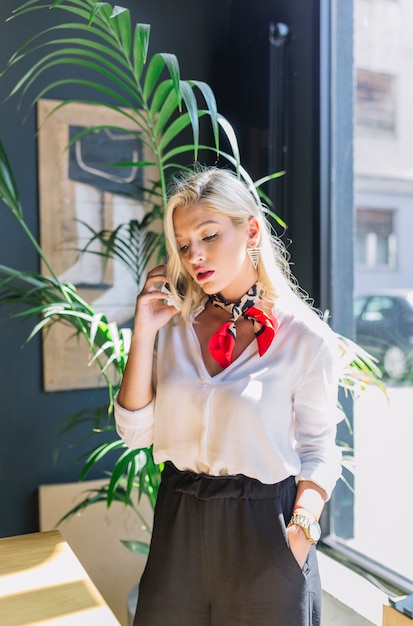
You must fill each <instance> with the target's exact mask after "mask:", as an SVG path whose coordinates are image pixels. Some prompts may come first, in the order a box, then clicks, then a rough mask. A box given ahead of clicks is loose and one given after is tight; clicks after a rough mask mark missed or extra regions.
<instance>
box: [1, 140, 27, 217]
mask: <svg viewBox="0 0 413 626" xmlns="http://www.w3.org/2000/svg"><path fill="white" fill-rule="evenodd" d="M0 200H2V201H3V202H4V204H5V205H6V206H7V207H8V208H9V209H10V211H11V212H12V213H13V215H14V216H15V217H16V218H17V219H18V220H22V219H23V211H22V207H21V204H20V200H19V194H18V192H17V186H16V182H15V180H14V176H13V172H12V169H11V166H10V162H9V159H8V157H7V154H6V151H5V149H4V146H3V142H2V141H1V140H0Z"/></svg>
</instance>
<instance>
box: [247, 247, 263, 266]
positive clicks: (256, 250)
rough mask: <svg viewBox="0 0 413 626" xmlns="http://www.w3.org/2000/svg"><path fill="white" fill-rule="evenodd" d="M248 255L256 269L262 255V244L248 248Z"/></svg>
mask: <svg viewBox="0 0 413 626" xmlns="http://www.w3.org/2000/svg"><path fill="white" fill-rule="evenodd" d="M247 252H248V256H249V258H250V259H251V263H252V264H253V266H254V269H257V267H258V261H259V259H260V256H261V247H260V246H251V248H247Z"/></svg>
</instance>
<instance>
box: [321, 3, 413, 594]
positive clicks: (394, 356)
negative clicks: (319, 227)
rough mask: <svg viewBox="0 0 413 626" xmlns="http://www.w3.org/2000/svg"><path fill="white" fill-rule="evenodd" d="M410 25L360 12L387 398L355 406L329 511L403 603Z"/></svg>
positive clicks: (410, 585) (412, 199)
mask: <svg viewBox="0 0 413 626" xmlns="http://www.w3.org/2000/svg"><path fill="white" fill-rule="evenodd" d="M411 24H413V2H412V1H411V0H398V1H397V2H389V1H388V0H374V1H371V0H354V31H353V33H354V67H353V71H354V98H353V103H354V108H355V110H354V117H353V120H354V135H353V155H354V158H353V182H354V329H355V338H356V339H357V341H358V343H360V344H361V345H363V346H365V347H366V348H367V349H368V350H369V351H370V352H371V353H372V354H375V356H376V357H377V359H378V361H377V362H378V364H379V366H380V368H381V370H382V371H383V376H384V378H383V380H384V382H385V383H386V386H387V396H386V395H385V394H384V393H383V392H382V391H380V390H379V389H376V388H370V389H368V390H367V391H365V392H362V393H361V394H360V397H359V398H358V399H356V401H355V402H354V407H353V412H354V415H353V420H354V421H353V426H352V431H351V437H350V438H349V440H350V443H352V444H353V446H354V455H355V456H354V466H353V468H352V469H353V472H354V473H353V476H354V478H352V480H351V481H350V482H352V483H353V484H352V489H350V488H343V487H342V486H341V487H340V488H339V489H338V491H337V495H336V496H335V497H334V498H333V502H332V505H331V510H330V513H331V515H330V517H331V519H332V536H333V538H335V541H336V544H337V545H338V546H339V548H340V549H342V550H343V551H344V552H347V554H349V555H350V558H351V559H353V560H354V561H355V562H358V563H360V564H362V565H363V567H365V568H366V569H368V570H370V572H372V574H373V576H374V577H375V578H376V580H379V579H380V580H381V581H383V580H384V581H386V584H387V583H388V585H390V584H392V585H394V587H393V589H397V590H399V591H400V594H402V593H412V592H413V561H412V550H411V546H410V538H409V536H408V535H409V530H406V527H405V524H404V523H403V522H402V521H401V520H402V519H410V518H411V517H412V515H413V495H412V490H411V488H410V482H409V481H410V477H411V476H412V475H413V454H412V446H411V442H412V440H413V263H412V234H413V150H412V148H411V146H412V145H413V115H412V111H413V82H412V80H411V77H412V74H413V38H412V36H411ZM360 68H362V69H360ZM335 78H336V80H338V79H339V77H335ZM333 80H334V78H333ZM342 149H343V150H345V149H346V146H345V145H343V146H342ZM343 288H345V286H343ZM387 588H390V587H387ZM389 595H391V594H390V593H389Z"/></svg>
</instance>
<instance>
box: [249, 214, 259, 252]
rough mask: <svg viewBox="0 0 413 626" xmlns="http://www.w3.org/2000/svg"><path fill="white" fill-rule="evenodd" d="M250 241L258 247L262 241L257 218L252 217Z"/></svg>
mask: <svg viewBox="0 0 413 626" xmlns="http://www.w3.org/2000/svg"><path fill="white" fill-rule="evenodd" d="M248 239H249V242H250V244H252V245H254V246H256V245H258V243H259V239H260V225H259V223H258V220H257V218H256V217H254V216H251V217H250V218H249V219H248Z"/></svg>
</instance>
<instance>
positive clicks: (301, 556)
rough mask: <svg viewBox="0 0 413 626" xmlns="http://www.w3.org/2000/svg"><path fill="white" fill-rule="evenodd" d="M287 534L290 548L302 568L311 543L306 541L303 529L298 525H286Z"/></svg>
mask: <svg viewBox="0 0 413 626" xmlns="http://www.w3.org/2000/svg"><path fill="white" fill-rule="evenodd" d="M287 535H288V543H289V544H290V550H291V552H292V553H293V555H294V558H295V560H296V561H297V563H298V565H299V566H300V567H301V569H302V568H303V567H304V563H305V561H306V559H307V556H308V553H309V552H310V548H311V543H310V542H309V541H308V539H307V537H306V536H305V533H304V531H303V529H302V528H300V526H288V528H287Z"/></svg>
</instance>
